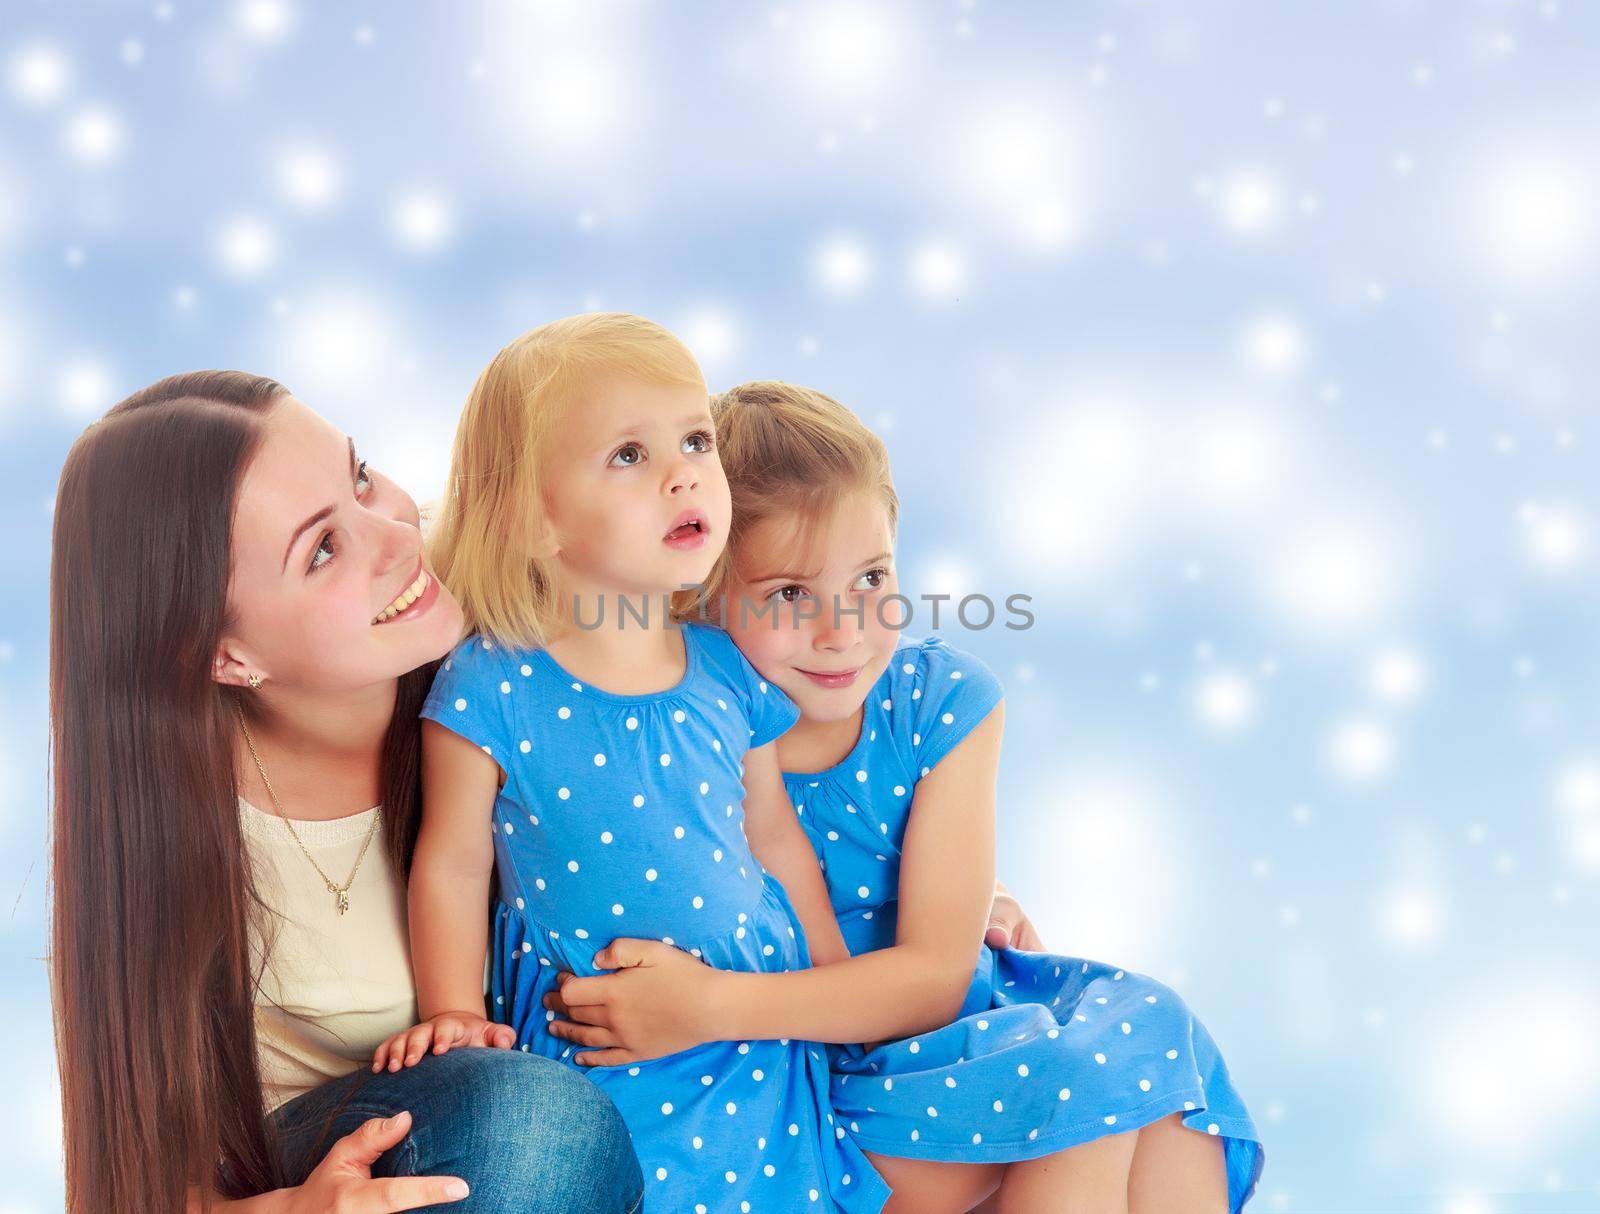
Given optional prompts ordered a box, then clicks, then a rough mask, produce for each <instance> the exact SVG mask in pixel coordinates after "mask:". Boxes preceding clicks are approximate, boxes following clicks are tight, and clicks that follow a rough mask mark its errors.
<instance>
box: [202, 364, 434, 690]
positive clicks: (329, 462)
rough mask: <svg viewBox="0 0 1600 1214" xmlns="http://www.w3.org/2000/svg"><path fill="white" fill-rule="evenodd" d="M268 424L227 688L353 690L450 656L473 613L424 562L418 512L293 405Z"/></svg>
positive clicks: (221, 657) (226, 657)
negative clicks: (254, 677) (253, 677)
mask: <svg viewBox="0 0 1600 1214" xmlns="http://www.w3.org/2000/svg"><path fill="white" fill-rule="evenodd" d="M263 427H264V433H263V435H262V441H261V444H260V446H259V448H258V449H257V451H256V455H255V458H254V459H253V460H252V461H251V463H250V466H249V467H248V468H247V469H246V470H245V473H244V477H243V479H242V480H241V482H240V485H239V492H238V499H237V503H236V505H235V510H234V523H233V568H232V575H231V580H230V585H229V591H228V603H229V608H230V613H231V616H232V619H231V622H230V625H229V627H228V629H227V631H226V633H225V635H224V638H223V643H222V646H221V650H220V652H219V654H218V659H217V663H216V670H215V677H216V678H217V679H218V680H219V681H221V682H226V683H232V684H236V685H243V684H246V683H247V682H248V680H249V676H250V674H251V673H255V674H258V675H260V676H261V678H262V680H263V684H264V686H266V685H276V686H277V687H279V688H283V689H289V688H293V689H296V690H306V691H313V692H339V691H351V690H357V689H360V688H362V687H366V686H370V685H372V684H375V683H379V682H383V681H386V680H390V679H394V678H396V677H397V676H399V675H402V674H405V673H406V672H407V671H410V670H414V669H415V668H416V667H418V666H421V665H423V664H424V663H425V662H429V661H432V660H433V659H434V658H437V657H440V656H441V655H443V654H445V653H447V652H448V651H449V650H450V648H451V647H452V646H453V645H454V644H455V643H456V641H457V640H458V639H459V638H460V635H461V629H462V618H461V608H460V607H459V606H458V605H457V604H456V601H455V599H453V598H452V597H451V596H450V593H449V591H447V590H445V589H444V587H443V586H441V585H440V584H439V583H438V582H437V581H436V580H435V579H434V577H433V575H432V573H431V572H429V571H428V570H427V569H426V568H425V567H424V565H423V561H422V532H421V528H420V521H419V518H418V514H417V505H416V503H415V502H414V501H412V500H411V497H410V496H409V495H408V494H407V493H406V492H405V490H403V489H401V488H400V486H398V485H396V484H395V483H394V482H393V481H391V480H389V479H388V478H387V477H385V476H384V475H383V474H382V473H380V472H377V471H376V470H374V469H372V468H370V467H368V466H367V465H366V463H365V462H364V461H363V460H362V459H361V456H360V453H359V452H358V451H357V450H356V447H355V444H354V442H353V441H352V440H351V439H350V438H348V437H346V436H345V435H344V434H342V433H341V432H340V431H339V430H338V429H337V428H336V427H334V426H333V425H331V424H330V423H329V422H327V421H326V420H324V419H323V418H322V417H320V416H318V415H317V414H316V413H314V412H313V411H312V410H311V409H309V408H307V407H306V406H305V405H303V404H301V403H300V401H298V400H296V399H295V398H294V397H292V396H286V397H283V398H282V399H280V400H279V401H278V403H277V404H276V405H274V406H273V408H272V409H271V411H270V412H269V413H268V414H267V415H266V418H265V420H264V422H263Z"/></svg>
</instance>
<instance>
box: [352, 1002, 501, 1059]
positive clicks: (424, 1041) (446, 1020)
mask: <svg viewBox="0 0 1600 1214" xmlns="http://www.w3.org/2000/svg"><path fill="white" fill-rule="evenodd" d="M516 1042H517V1034H516V1030H515V1029H513V1028H512V1027H511V1026H510V1025H509V1024H491V1023H490V1022H489V1021H487V1020H485V1019H484V1018H483V1017H482V1016H479V1015H476V1014H474V1013H472V1012H440V1013H439V1014H438V1015H437V1016H434V1017H433V1018H432V1019H431V1020H424V1021H423V1022H422V1023H421V1024H419V1025H417V1026H416V1027H415V1028H410V1029H407V1030H406V1031H405V1032H403V1033H396V1034H395V1035H394V1036H393V1037H390V1038H389V1039H388V1040H387V1041H385V1042H384V1043H383V1044H382V1045H380V1046H379V1047H378V1048H377V1051H376V1052H375V1053H374V1054H373V1055H372V1070H373V1073H374V1074H376V1073H377V1072H379V1071H381V1070H383V1068H384V1067H388V1068H389V1070H391V1071H398V1070H399V1069H400V1068H401V1067H402V1066H416V1065H417V1063H418V1062H420V1061H421V1060H422V1056H423V1055H424V1054H426V1053H429V1052H430V1050H431V1052H432V1053H435V1054H443V1053H446V1052H447V1051H449V1050H451V1049H453V1048H454V1047H456V1046H458V1045H465V1046H489V1047H491V1048H493V1049H497V1050H509V1049H510V1048H511V1047H512V1046H513V1045H515V1044H516Z"/></svg>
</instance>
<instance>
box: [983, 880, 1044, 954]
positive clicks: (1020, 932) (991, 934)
mask: <svg viewBox="0 0 1600 1214" xmlns="http://www.w3.org/2000/svg"><path fill="white" fill-rule="evenodd" d="M983 942H984V943H985V944H987V945H988V946H989V947H990V948H1020V949H1025V950H1027V951H1028V952H1030V953H1042V952H1044V941H1043V940H1041V939H1039V933H1038V932H1036V931H1034V929H1033V924H1032V923H1031V922H1030V921H1029V919H1028V916H1027V915H1025V914H1023V912H1022V905H1021V904H1020V903H1019V902H1018V901H1017V900H1016V899H1015V898H1013V897H1012V896H1011V891H1010V890H1008V889H1007V888H1006V887H1005V886H1004V885H1002V884H1001V883H1000V882H999V881H996V882H995V883H994V906H993V907H992V908H991V909H990V911H989V926H988V928H987V929H986V930H985V931H984V933H983Z"/></svg>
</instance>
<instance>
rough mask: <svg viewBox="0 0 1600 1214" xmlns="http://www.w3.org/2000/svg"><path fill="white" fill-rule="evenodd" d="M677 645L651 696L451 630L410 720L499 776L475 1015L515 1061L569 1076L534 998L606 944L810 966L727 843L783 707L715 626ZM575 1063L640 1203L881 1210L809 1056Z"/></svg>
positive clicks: (746, 852)
mask: <svg viewBox="0 0 1600 1214" xmlns="http://www.w3.org/2000/svg"><path fill="white" fill-rule="evenodd" d="M682 635H683V642H684V649H685V656H686V669H685V672H684V676H683V678H682V680H681V681H680V682H679V683H678V684H677V686H675V687H673V688H671V689H670V690H667V691H662V692H658V693H654V694H650V695H615V694H612V693H610V692H607V691H602V690H600V689H599V688H597V687H594V686H592V685H590V684H587V683H585V682H583V681H582V680H580V679H576V678H573V677H572V676H571V675H570V674H569V673H568V672H567V671H565V670H563V669H562V668H561V667H560V666H559V665H558V664H557V663H556V661H555V660H554V659H553V658H552V657H551V656H550V655H549V654H548V653H547V652H545V651H544V650H542V649H539V650H511V649H506V648H503V647H500V646H498V645H495V644H493V643H492V642H486V641H485V640H483V639H482V638H479V637H469V638H468V639H467V640H466V641H464V642H462V644H461V645H460V646H459V647H457V648H456V650H455V651H454V652H453V653H452V654H451V655H450V657H449V658H448V659H447V661H446V662H445V665H444V666H443V668H442V669H441V670H440V672H439V674H438V676H437V678H436V679H435V681H434V684H433V688H432V690H431V691H430V692H429V694H428V698H427V701H426V703H425V705H424V706H423V709H422V715H423V716H424V717H427V718H429V719H431V720H434V721H437V722H439V723H440V724H442V725H444V726H446V727H447V728H449V729H451V730H453V731H455V732H456V733H458V734H460V735H461V736H463V737H465V738H467V739H468V740H469V741H472V742H474V743H476V744H477V745H479V746H481V747H482V748H483V749H484V750H485V751H487V752H488V753H489V754H490V755H491V756H492V757H493V758H494V759H495V761H496V762H497V763H499V765H500V767H501V768H502V770H503V771H504V772H505V776H506V779H505V786H504V787H503V788H502V789H501V790H500V793H499V796H498V797H497V798H496V800H495V805H494V819H493V830H494V838H495V859H496V873H497V877H498V881H497V899H496V903H495V905H494V907H493V909H492V919H493V930H492V936H493V939H492V943H491V971H490V998H491V1011H492V1013H493V1014H494V1016H495V1017H496V1018H497V1019H499V1020H501V1021H502V1022H504V1023H506V1024H509V1025H511V1027H512V1028H514V1029H515V1030H516V1032H517V1042H518V1044H519V1045H520V1047H521V1048H522V1049H524V1050H528V1051H534V1052H537V1053H540V1054H544V1055H546V1056H547V1057H550V1058H556V1059H560V1060H562V1061H565V1062H567V1063H568V1064H569V1065H571V1066H574V1067H576V1066H577V1063H575V1062H572V1055H573V1054H574V1053H575V1048H574V1047H573V1046H572V1045H571V1044H570V1043H569V1042H566V1041H563V1040H562V1039H561V1038H559V1037H555V1036H552V1035H551V1034H550V1033H549V1031H548V1029H547V1025H548V1022H549V1021H550V1020H551V1019H553V1018H554V1014H553V1013H551V1012H547V1011H546V1010H545V1008H544V1006H543V1004H542V1002H541V1001H542V1000H543V998H544V996H545V994H546V993H547V992H549V991H552V990H555V989H556V973H557V971H559V970H570V971H571V972H572V973H574V974H579V975H590V974H595V973H598V972H600V971H598V970H597V969H596V968H595V966H594V955H595V953H596V952H598V951H599V950H600V949H601V948H603V947H604V946H605V945H607V944H608V943H610V942H611V940H612V939H614V938H615V937H618V936H633V937H639V938H645V939H657V940H664V941H666V942H667V943H669V944H673V945H676V946H677V947H679V948H682V949H686V950H688V951H689V952H691V953H693V954H694V955H695V956H697V957H699V958H701V959H702V960H703V961H705V962H706V963H707V964H708V965H712V966H716V967H718V968H720V969H727V970H742V971H747V972H772V971H781V970H794V969H800V968H803V967H805V966H808V965H809V964H810V957H809V955H808V953H807V951H806V944H805V936H804V933H803V932H802V931H801V929H800V924H799V920H798V919H797V918H796V916H795V912H794V908H793V907H792V906H791V905H790V903H789V899H788V896H787V895H786V894H785V893H784V890H783V887H782V886H781V885H779V883H778V882H777V881H776V880H775V879H774V878H772V877H771V876H768V875H767V874H766V873H765V872H764V871H763V870H762V868H761V866H760V865H759V864H758V863H757V862H756V859H755V857H754V856H753V855H752V854H751V852H750V848H749V844H748V843H747V842H746V840H745V835H744V810H743V799H744V785H743V782H742V776H743V764H742V762H741V761H742V759H743V757H744V754H745V752H746V751H747V750H749V749H750V748H752V747H756V746H762V745H764V744H766V743H767V742H770V741H772V739H773V738H775V737H777V736H778V735H779V734H781V733H783V732H784V731H785V730H787V729H788V728H789V727H790V726H791V725H793V724H794V722H795V720H796V719H797V718H798V716H799V712H798V710H797V709H796V708H795V706H794V704H793V702H792V701H791V700H789V698H788V697H787V696H785V695H784V694H783V693H782V692H781V691H780V690H779V689H778V688H776V687H771V686H768V685H767V684H766V683H764V682H763V681H762V680H761V678H760V676H759V675H758V674H757V673H756V671H755V669H754V668H753V667H751V666H750V664H749V663H748V662H747V661H746V660H745V658H744V655H742V654H741V653H740V652H739V650H738V649H737V647H736V646H735V645H734V644H733V641H732V640H731V639H730V638H729V637H728V635H727V634H726V633H724V632H723V631H721V630H720V629H717V628H712V627H710V626H709V625H706V624H701V623H694V622H691V623H688V624H686V625H685V626H684V628H683V633H682ZM581 1069H582V1070H583V1073H584V1074H585V1075H587V1076H588V1077H589V1078H590V1079H592V1080H593V1081H594V1082H595V1083H597V1084H599V1085H600V1086H601V1087H602V1088H604V1089H605V1092H606V1094H607V1095H608V1096H610V1097H611V1099H612V1100H613V1101H614V1102H615V1103H616V1105H617V1108H618V1109H619V1110H620V1111H621V1113H622V1116H623V1119H624V1120H625V1121H626V1122H627V1124H628V1128H629V1130H630V1131H631V1132H632V1135H633V1142H634V1147H635V1149H636V1150H637V1151H638V1155H639V1160H640V1163H641V1164H642V1165H643V1167H644V1174H645V1185H646V1189H645V1193H646V1200H645V1205H646V1208H648V1209H651V1210H671V1211H684V1212H685V1214H687V1212H689V1211H696V1212H703V1211H724V1210H726V1211H739V1212H740V1214H743V1212H745V1211H771V1210H831V1209H837V1210H841V1211H846V1212H849V1214H857V1212H866V1211H877V1210H880V1209H881V1208H882V1206H883V1203H884V1201H885V1199H886V1198H887V1197H888V1193H889V1190H888V1186H887V1185H886V1184H885V1183H884V1181H883V1180H882V1178H881V1177H879V1175H878V1174H877V1172H875V1171H874V1170H873V1168H872V1166H871V1164H869V1163H868V1162H867V1160H866V1158H865V1156H864V1155H863V1154H862V1152H861V1149H860V1147H858V1146H857V1145H856V1143H855V1142H853V1141H852V1140H851V1139H850V1138H849V1136H848V1135H846V1133H845V1132H844V1129H843V1127H841V1126H839V1125H836V1124H835V1118H834V1116H833V1113H832V1111H831V1109H830V1106H829V1103H828V1099H829V1075H828V1064H827V1057H826V1054H825V1053H824V1050H823V1047H822V1046H820V1045H815V1044H811V1043H807V1042H800V1041H786V1040H785V1041H779V1040H770V1041H721V1042H712V1043H709V1044H706V1045H701V1046H697V1047H695V1048H694V1049H692V1050H686V1051H683V1052H682V1053H678V1054H672V1055H669V1056H667V1057H665V1058H658V1059H653V1060H651V1061H649V1062H644V1063H640V1064H638V1065H636V1066H627V1067H596V1068H581Z"/></svg>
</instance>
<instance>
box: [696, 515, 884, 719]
mask: <svg viewBox="0 0 1600 1214" xmlns="http://www.w3.org/2000/svg"><path fill="white" fill-rule="evenodd" d="M811 548H812V552H811V555H810V557H809V558H808V557H806V556H804V555H802V554H800V553H798V552H797V551H796V545H795V526H794V520H792V519H769V520H765V521H763V522H761V523H759V524H757V525H756V526H754V527H752V528H751V529H750V530H749V532H748V533H746V535H744V536H743V537H741V539H740V541H739V544H738V548H737V551H736V552H735V553H734V558H733V562H732V571H731V572H730V574H729V577H728V580H727V582H726V583H725V585H724V587H723V593H722V610H723V620H724V622H725V625H726V627H727V629H728V633H729V635H731V636H732V637H733V639H734V643H735V644H737V645H738V646H739V649H740V651H741V652H742V653H743V654H744V656H745V657H746V658H748V659H749V661H750V664H751V665H752V666H754V667H755V668H756V669H757V670H758V671H760V672H761V675H762V677H764V678H765V679H766V680H767V681H768V682H769V683H776V684H777V685H778V686H779V687H780V688H782V689H783V691H784V692H785V693H787V695H788V696H789V698H790V699H791V700H793V701H794V702H795V704H796V706H797V707H798V708H799V709H800V711H801V713H802V715H804V716H805V718H806V719H807V720H811V721H818V722H824V721H841V720H844V719H846V718H848V717H851V716H853V715H854V714H855V712H856V711H857V710H858V709H859V708H860V707H861V704H862V701H864V700H865V699H866V697H867V692H869V691H871V690H872V685H873V684H874V683H876V682H877V681H878V676H879V675H881V674H882V673H883V672H884V669H885V668H886V667H887V666H888V664H889V659H890V657H891V656H892V655H893V654H894V648H895V645H896V644H897V643H898V642H899V639H900V631H899V628H898V626H897V625H898V624H899V623H900V621H901V619H902V618H903V615H904V612H903V611H902V610H901V608H900V607H899V606H898V605H896V604H894V603H892V602H887V603H886V602H885V601H884V600H885V599H887V598H888V597H889V596H891V595H894V594H896V593H898V591H899V582H898V581H897V580H896V578H895V572H894V535H893V533H892V531H891V530H890V527H889V514H888V511H887V510H886V509H885V508H884V506H883V503H882V502H881V501H880V500H878V499H877V497H876V496H875V495H873V494H869V493H858V494H854V495H852V496H851V497H849V498H846V499H845V500H844V501H843V502H842V503H841V504H840V505H839V507H838V509H837V510H836V511H835V512H834V515H833V517H832V518H831V519H828V520H825V521H824V522H822V523H821V524H820V525H818V526H817V528H816V530H815V533H814V538H813V541H812V544H811Z"/></svg>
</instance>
